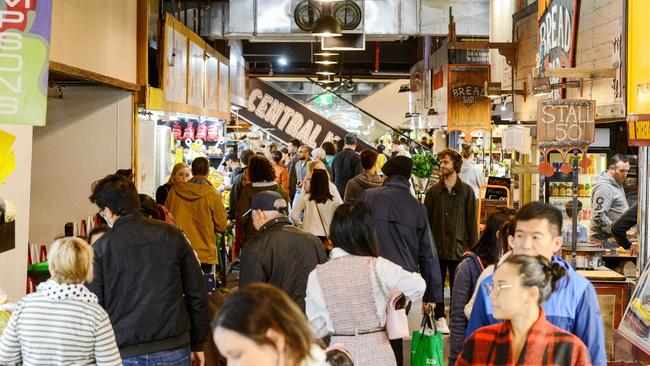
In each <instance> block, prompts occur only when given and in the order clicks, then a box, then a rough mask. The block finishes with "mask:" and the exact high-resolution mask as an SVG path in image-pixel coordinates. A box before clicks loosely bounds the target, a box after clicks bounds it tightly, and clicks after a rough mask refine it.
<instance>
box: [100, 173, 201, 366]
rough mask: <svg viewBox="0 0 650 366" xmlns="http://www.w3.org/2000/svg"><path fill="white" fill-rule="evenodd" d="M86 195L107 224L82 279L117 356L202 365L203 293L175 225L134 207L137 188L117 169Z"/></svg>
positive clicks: (192, 257)
mask: <svg viewBox="0 0 650 366" xmlns="http://www.w3.org/2000/svg"><path fill="white" fill-rule="evenodd" d="M90 201H91V202H92V203H94V204H96V205H97V206H98V207H99V208H100V210H101V211H100V215H101V216H102V217H103V218H104V219H105V220H106V222H107V223H108V226H109V227H111V228H112V229H111V230H109V231H108V232H107V233H106V234H104V235H103V236H102V237H101V238H100V239H98V240H97V241H96V242H95V244H94V246H93V250H94V252H95V259H94V264H93V265H94V279H93V281H92V282H91V283H89V284H87V287H88V288H89V289H90V290H91V291H92V292H94V293H95V294H96V295H97V298H98V299H99V304H100V305H102V307H103V308H104V309H105V310H106V312H107V313H108V315H109V317H110V320H111V324H112V325H113V330H114V331H115V338H116V341H117V346H118V347H119V349H120V354H121V356H122V359H123V361H125V362H126V361H142V360H143V359H145V358H147V359H149V360H157V361H158V362H171V361H177V360H180V359H183V358H190V357H191V359H192V360H193V361H195V362H197V364H201V365H203V362H204V355H203V343H204V342H205V341H206V339H207V336H208V332H209V331H210V318H209V308H208V297H207V292H206V289H205V284H204V282H203V275H202V272H201V268H200V267H199V262H198V259H197V258H196V256H195V255H194V252H193V251H192V248H191V247H190V244H189V243H188V242H187V239H186V238H185V236H184V235H183V233H182V232H181V231H180V230H179V229H177V228H176V227H175V226H172V225H169V224H167V223H165V222H163V221H158V220H153V219H148V218H145V217H144V216H142V215H141V214H139V213H138V210H139V200H138V193H137V191H136V189H135V186H134V185H133V182H132V181H130V180H128V179H126V178H124V177H121V176H118V175H108V176H106V177H105V178H103V179H101V180H99V181H97V182H95V183H93V185H92V195H91V196H90Z"/></svg>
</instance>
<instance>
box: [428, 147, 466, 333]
mask: <svg viewBox="0 0 650 366" xmlns="http://www.w3.org/2000/svg"><path fill="white" fill-rule="evenodd" d="M438 159H439V160H440V173H441V175H442V179H441V180H440V181H439V182H438V183H436V184H435V185H434V186H433V187H431V188H429V190H428V191H427V194H426V196H425V198H424V206H425V207H426V208H427V212H428V217H429V225H430V226H431V232H432V233H433V240H434V241H435V243H436V249H437V250H438V257H439V258H440V271H441V276H442V283H445V278H446V274H447V270H449V287H450V288H449V290H450V292H451V290H452V289H453V287H454V278H455V274H456V267H458V264H459V263H460V261H461V259H462V257H463V253H464V252H465V251H467V250H468V249H469V248H471V247H472V246H474V245H475V244H476V242H477V241H478V226H477V223H476V195H475V194H474V190H473V189H472V187H470V186H469V185H468V184H465V183H463V182H462V181H461V180H460V178H458V173H460V169H461V166H462V165H463V158H462V157H461V156H460V154H459V153H458V152H457V151H456V150H453V149H445V150H442V151H441V152H439V153H438ZM435 317H436V319H437V321H438V329H439V330H440V331H441V332H442V333H449V326H448V325H447V321H446V320H445V303H444V301H441V302H440V303H438V304H437V305H436V313H435Z"/></svg>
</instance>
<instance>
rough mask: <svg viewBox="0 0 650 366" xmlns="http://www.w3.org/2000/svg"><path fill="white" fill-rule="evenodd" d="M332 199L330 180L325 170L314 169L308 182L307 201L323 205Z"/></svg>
mask: <svg viewBox="0 0 650 366" xmlns="http://www.w3.org/2000/svg"><path fill="white" fill-rule="evenodd" d="M332 198H334V196H332V194H331V193H330V180H329V176H328V175H327V171H326V170H325V169H314V172H313V173H312V174H311V181H310V182H309V200H310V201H316V203H325V202H327V201H328V200H331V199H332Z"/></svg>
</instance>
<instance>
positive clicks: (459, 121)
mask: <svg viewBox="0 0 650 366" xmlns="http://www.w3.org/2000/svg"><path fill="white" fill-rule="evenodd" d="M447 67H448V68H447V73H448V74H447V80H448V85H449V87H448V91H447V93H448V94H447V129H448V130H449V131H461V132H464V133H465V139H466V140H467V141H470V140H471V139H472V137H471V133H472V132H473V131H477V130H485V131H489V130H490V129H491V128H490V123H491V121H492V116H491V106H492V100H491V99H490V98H488V97H486V96H485V89H484V85H486V84H487V83H488V82H489V81H490V65H448V66H447Z"/></svg>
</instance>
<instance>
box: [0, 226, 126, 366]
mask: <svg viewBox="0 0 650 366" xmlns="http://www.w3.org/2000/svg"><path fill="white" fill-rule="evenodd" d="M48 263H49V267H50V274H51V275H52V277H51V279H50V280H48V281H46V282H43V283H41V284H40V285H39V286H38V289H37V292H35V293H32V294H29V295H27V296H25V297H24V298H23V299H22V300H21V301H20V302H19V303H18V308H17V309H16V311H14V313H13V314H12V316H11V319H10V320H9V324H8V325H7V328H6V329H5V330H4V333H2V336H0V364H1V365H16V364H17V365H19V364H24V365H109V366H113V365H114V366H118V365H122V360H121V358H120V353H119V351H118V349H117V345H116V343H115V334H114V333H113V328H112V327H111V322H110V319H109V318H108V314H106V311H104V309H103V308H102V307H101V306H100V305H99V303H98V300H97V296H95V294H93V293H92V292H90V291H89V290H88V289H87V288H86V286H84V282H90V281H91V280H92V277H93V250H92V248H91V247H90V245H89V244H88V243H86V242H85V241H84V240H83V239H79V238H74V237H66V238H62V239H58V240H56V241H55V242H54V243H53V244H52V246H51V247H50V252H49V255H48ZM44 312H45V313H46V315H43V313H44Z"/></svg>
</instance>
